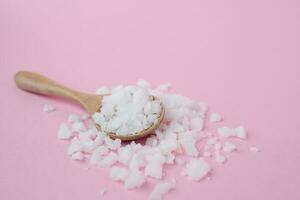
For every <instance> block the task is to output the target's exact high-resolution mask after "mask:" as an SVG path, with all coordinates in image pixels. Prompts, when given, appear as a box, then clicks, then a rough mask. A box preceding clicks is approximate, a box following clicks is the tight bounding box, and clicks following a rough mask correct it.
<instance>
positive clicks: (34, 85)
mask: <svg viewBox="0 0 300 200" xmlns="http://www.w3.org/2000/svg"><path fill="white" fill-rule="evenodd" d="M15 82H16V84H17V86H18V87H19V88H21V89H23V90H26V91H29V92H33V93H38V94H42V95H46V96H56V97H62V98H65V99H69V100H72V101H75V102H77V103H79V104H80V105H82V106H83V107H84V108H85V110H86V111H87V112H88V113H89V114H90V115H92V114H93V113H95V112H99V111H100V109H101V105H102V99H103V96H104V95H95V94H87V93H83V92H78V91H75V90H72V89H70V88H67V87H65V86H63V85H61V84H59V83H57V82H55V81H53V80H50V79H48V78H46V77H45V76H42V75H40V74H37V73H33V72H27V71H20V72H17V73H16V74H15ZM108 95H109V94H108ZM154 99H156V100H158V98H157V97H154ZM164 115H165V109H164V107H163V105H162V104H161V113H160V116H159V118H158V120H157V122H156V123H153V124H152V125H151V126H150V127H149V128H147V129H145V130H143V131H141V132H138V133H132V134H130V135H126V136H121V135H117V134H115V133H108V135H109V136H110V137H111V138H113V139H116V138H119V139H121V140H122V141H129V140H137V139H140V138H142V137H145V136H147V135H149V134H151V133H152V132H153V131H154V130H155V129H156V128H158V126H159V125H160V123H161V122H162V120H163V118H164ZM96 127H97V128H98V130H101V127H100V126H99V125H98V124H96Z"/></svg>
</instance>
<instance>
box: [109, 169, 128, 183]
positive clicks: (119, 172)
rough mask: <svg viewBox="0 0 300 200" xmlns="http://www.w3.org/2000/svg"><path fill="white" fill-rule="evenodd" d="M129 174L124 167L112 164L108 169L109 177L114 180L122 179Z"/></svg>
mask: <svg viewBox="0 0 300 200" xmlns="http://www.w3.org/2000/svg"><path fill="white" fill-rule="evenodd" d="M128 174H129V171H128V170H127V169H126V168H122V167H116V166H113V167H112V168H111V170H110V177H111V178H112V179H113V180H115V181H124V180H125V179H126V178H127V176H128Z"/></svg>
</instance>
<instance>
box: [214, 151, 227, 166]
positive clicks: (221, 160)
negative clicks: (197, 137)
mask: <svg viewBox="0 0 300 200" xmlns="http://www.w3.org/2000/svg"><path fill="white" fill-rule="evenodd" d="M215 160H216V161H217V162H218V163H225V161H226V160H227V159H226V157H225V156H223V155H222V154H221V153H220V151H216V152H215Z"/></svg>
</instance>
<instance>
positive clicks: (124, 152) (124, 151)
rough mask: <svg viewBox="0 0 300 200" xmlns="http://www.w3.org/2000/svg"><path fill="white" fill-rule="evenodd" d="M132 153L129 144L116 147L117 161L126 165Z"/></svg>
mask: <svg viewBox="0 0 300 200" xmlns="http://www.w3.org/2000/svg"><path fill="white" fill-rule="evenodd" d="M132 155H133V150H132V149H131V146H130V145H126V146H125V147H121V148H119V149H118V159H119V160H118V161H119V162H120V163H122V164H124V165H128V164H129V162H130V159H131V157H132Z"/></svg>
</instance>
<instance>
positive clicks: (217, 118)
mask: <svg viewBox="0 0 300 200" xmlns="http://www.w3.org/2000/svg"><path fill="white" fill-rule="evenodd" d="M221 120H222V117H221V115H220V114H219V113H212V114H211V115H210V116H209V121H210V122H219V121H221Z"/></svg>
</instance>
